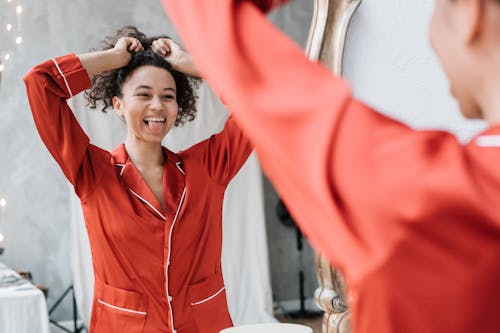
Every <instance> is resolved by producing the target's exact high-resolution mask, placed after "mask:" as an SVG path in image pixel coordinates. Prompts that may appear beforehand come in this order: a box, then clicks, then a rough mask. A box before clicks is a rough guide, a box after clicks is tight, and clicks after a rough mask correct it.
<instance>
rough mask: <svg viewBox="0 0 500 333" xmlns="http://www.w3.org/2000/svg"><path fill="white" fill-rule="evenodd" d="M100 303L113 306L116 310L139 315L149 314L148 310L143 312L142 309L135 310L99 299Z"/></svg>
mask: <svg viewBox="0 0 500 333" xmlns="http://www.w3.org/2000/svg"><path fill="white" fill-rule="evenodd" d="M97 301H98V302H99V303H101V304H103V305H105V306H108V307H110V308H113V309H116V310H120V311H124V312H130V313H135V314H139V315H142V316H145V315H147V314H148V313H147V312H142V311H135V310H130V309H126V308H121V307H119V306H116V305H113V304H109V303H106V302H104V301H103V300H100V299H99V300H97Z"/></svg>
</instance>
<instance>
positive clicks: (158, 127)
mask: <svg viewBox="0 0 500 333" xmlns="http://www.w3.org/2000/svg"><path fill="white" fill-rule="evenodd" d="M163 125H164V122H162V121H148V128H149V130H150V131H151V132H153V133H154V134H160V133H161V131H162V130H163Z"/></svg>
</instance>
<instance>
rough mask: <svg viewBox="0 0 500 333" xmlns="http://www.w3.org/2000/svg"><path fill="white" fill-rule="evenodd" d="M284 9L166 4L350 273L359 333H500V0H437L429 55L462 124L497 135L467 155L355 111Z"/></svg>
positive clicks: (451, 144)
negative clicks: (278, 18)
mask: <svg viewBox="0 0 500 333" xmlns="http://www.w3.org/2000/svg"><path fill="white" fill-rule="evenodd" d="M284 2H287V1H286V0H253V1H251V0H246V1H240V0H238V1H235V0H211V1H208V0H205V1H200V0H183V1H177V0H163V3H164V5H165V7H166V9H167V13H168V15H169V17H170V18H171V19H172V20H173V22H174V24H175V25H176V27H177V29H178V31H179V32H180V34H181V36H182V38H183V40H184V42H185V43H186V46H187V47H188V49H189V50H190V52H191V53H192V55H193V57H194V58H195V59H196V60H197V64H198V65H199V68H200V70H201V71H202V73H203V75H204V76H205V77H206V78H207V79H208V80H209V81H210V82H211V83H212V84H213V87H214V88H215V89H216V91H217V92H218V93H219V94H220V95H222V96H224V99H225V102H226V103H227V105H228V106H229V108H230V109H231V111H232V113H233V114H234V117H235V118H236V119H237V120H238V121H240V123H241V124H243V125H244V126H245V133H247V134H248V135H249V137H250V138H251V140H252V141H253V143H254V144H255V147H256V150H257V153H258V154H259V160H260V162H261V163H262V166H263V167H264V169H265V170H266V173H267V175H268V176H269V177H270V179H271V181H273V183H274V185H275V186H276V188H277V190H278V192H279V193H280V195H281V196H282V197H283V198H284V201H285V202H286V203H287V205H288V207H290V211H291V213H292V214H293V216H294V218H295V219H296V221H297V223H298V224H299V225H300V227H301V228H302V230H303V231H304V233H305V234H306V235H307V236H308V238H309V239H310V240H311V242H312V243H313V245H314V246H315V247H316V248H317V249H319V250H320V251H321V252H322V253H323V254H325V255H326V256H328V258H329V259H330V260H331V262H332V263H333V264H334V265H335V266H337V267H339V268H340V269H341V270H342V271H343V273H344V276H345V278H346V282H347V285H348V289H349V295H350V299H349V303H350V304H349V305H350V307H351V309H352V313H353V324H354V332H356V333H365V332H366V333H367V332H377V333H379V332H380V333H389V332H394V333H400V332H405V333H410V332H426V333H430V332H432V333H442V332H454V333H466V332H481V333H497V332H500V317H499V316H498V313H499V312H498V311H499V310H498V309H500V284H499V283H498V282H499V281H500V265H499V263H500V215H499V214H498V207H499V202H500V169H499V168H498V165H499V164H500V97H499V96H500V95H499V93H498V91H499V88H500V87H499V86H500V80H499V79H498V78H499V75H500V57H499V56H498V55H499V54H500V1H499V0H436V8H435V12H434V16H433V19H432V23H431V29H430V33H431V42H432V45H433V47H434V48H435V50H436V53H437V55H438V57H439V58H440V60H441V62H442V65H443V68H444V70H445V72H446V74H447V75H448V77H449V79H450V84H451V89H452V91H453V93H454V95H455V97H456V98H457V100H458V102H459V103H460V106H461V109H462V113H463V114H464V115H465V116H466V117H470V118H482V119H484V120H486V121H487V122H488V124H489V126H490V128H489V129H488V130H487V131H485V132H483V133H481V134H480V135H479V136H478V137H476V138H475V139H474V140H472V141H471V142H470V143H469V144H467V145H462V144H460V143H459V142H458V141H457V140H456V138H455V137H454V136H453V135H451V134H449V133H445V132H442V131H415V130H412V129H410V128H408V127H407V126H405V125H404V124H401V123H399V122H397V121H394V120H392V119H390V118H388V117H385V116H383V115H381V114H379V113H377V112H375V111H374V110H373V109H371V108H369V107H368V106H366V105H365V104H363V103H361V102H360V101H358V100H356V99H355V98H354V97H353V94H352V93H351V90H350V87H349V85H348V84H347V83H346V82H344V81H342V80H341V79H339V78H337V77H335V76H333V75H332V74H331V73H330V71H329V70H328V69H326V68H324V67H323V66H321V65H320V64H317V63H312V62H310V61H308V60H307V59H306V58H305V56H304V54H303V51H302V50H301V49H300V48H298V47H297V46H296V45H294V44H293V43H292V42H291V41H290V40H289V39H288V38H286V37H285V36H284V35H283V34H282V33H280V32H279V31H278V30H277V29H275V28H274V27H272V26H271V25H270V24H269V22H267V20H266V18H265V16H264V15H263V12H265V11H268V10H271V9H272V8H273V7H275V6H276V5H277V4H279V3H284ZM344 2H345V3H347V2H348V0H346V1H344ZM213 45H217V47H212V46H213ZM207 49H210V52H206V50H207ZM235 82H237V83H238V84H235Z"/></svg>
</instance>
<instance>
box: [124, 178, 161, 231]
mask: <svg viewBox="0 0 500 333" xmlns="http://www.w3.org/2000/svg"><path fill="white" fill-rule="evenodd" d="M122 171H123V170H122ZM128 190H129V191H130V192H132V194H133V195H135V196H136V197H138V198H139V200H141V201H142V202H144V203H145V204H146V205H148V206H149V207H150V208H151V209H152V210H154V211H155V212H156V214H158V215H160V216H161V218H162V219H163V220H164V221H166V220H167V219H166V217H165V216H163V214H162V213H160V212H159V211H158V210H157V209H156V208H155V206H153V205H152V204H150V203H149V202H148V201H147V200H146V199H144V198H143V197H141V196H140V195H139V194H137V193H135V192H134V191H133V190H132V189H130V188H129V189H128Z"/></svg>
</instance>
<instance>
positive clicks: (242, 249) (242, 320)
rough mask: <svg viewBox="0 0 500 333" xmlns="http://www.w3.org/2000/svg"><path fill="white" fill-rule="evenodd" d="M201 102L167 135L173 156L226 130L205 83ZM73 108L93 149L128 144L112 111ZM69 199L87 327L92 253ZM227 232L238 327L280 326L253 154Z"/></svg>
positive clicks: (79, 104) (232, 197)
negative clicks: (190, 118) (274, 307)
mask: <svg viewBox="0 0 500 333" xmlns="http://www.w3.org/2000/svg"><path fill="white" fill-rule="evenodd" d="M199 96H200V98H199V101H198V115H197V117H196V119H195V120H194V121H193V122H190V123H188V124H186V125H185V126H183V127H180V128H175V129H174V130H172V131H171V133H169V134H168V135H167V138H166V140H165V142H164V144H165V145H166V146H167V147H168V148H169V149H171V150H172V151H178V150H183V149H186V148H188V147H190V146H192V145H193V144H195V143H197V142H199V141H202V140H204V139H206V138H208V137H209V136H210V135H211V134H214V133H217V132H218V131H220V130H221V129H222V128H223V126H224V123H225V121H226V119H227V112H226V111H225V109H224V107H223V106H222V105H221V104H220V102H219V100H218V98H217V97H216V96H215V95H214V94H213V93H212V91H211V90H210V89H209V88H208V87H207V86H206V84H205V83H203V84H202V85H201V86H200V89H199ZM70 105H71V106H72V108H73V110H74V111H75V114H76V115H77V118H78V119H79V121H80V124H81V125H82V127H83V128H84V129H85V131H86V133H87V134H88V135H89V136H90V138H91V141H92V143H93V144H96V145H98V146H100V147H102V148H104V149H108V150H111V149H113V148H114V147H115V146H117V145H118V144H120V143H122V142H123V141H124V139H125V133H126V130H125V125H124V124H123V122H122V121H121V120H120V119H119V118H118V117H117V116H116V115H115V114H113V111H109V112H108V114H102V112H100V111H97V110H89V109H88V108H86V107H85V103H84V101H83V97H82V96H81V95H79V96H77V97H75V98H73V99H72V100H71V102H70ZM70 195H71V202H72V205H71V220H72V221H71V238H72V239H71V240H72V242H71V265H72V272H73V283H74V288H75V295H76V300H77V306H78V310H79V314H80V317H81V318H82V320H83V321H84V323H85V324H86V325H87V327H88V323H89V320H90V310H91V303H92V295H93V271H92V263H91V258H90V247H89V241H88V237H87V232H86V229H85V224H84V221H83V216H82V212H81V208H80V202H79V200H78V198H77V197H76V196H75V195H74V193H73V191H72V190H71V194H70ZM223 232H224V237H223V249H222V252H223V254H222V268H223V273H224V279H225V283H226V289H227V296H228V304H229V311H230V313H231V316H232V318H233V321H234V323H235V325H241V324H250V323H258V322H273V321H275V319H274V317H273V316H272V291H271V282H270V274H269V260H268V251H267V241H266V229H265V219H264V202H263V192H262V179H261V171H260V168H259V164H258V162H257V159H256V157H255V155H254V154H252V156H251V157H250V158H249V160H248V161H247V163H246V164H245V165H244V166H243V168H242V169H241V170H240V172H239V173H238V175H237V176H236V177H235V178H234V179H233V181H232V182H231V184H230V185H229V188H228V189H227V191H226V197H225V201H224V210H223Z"/></svg>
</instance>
